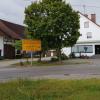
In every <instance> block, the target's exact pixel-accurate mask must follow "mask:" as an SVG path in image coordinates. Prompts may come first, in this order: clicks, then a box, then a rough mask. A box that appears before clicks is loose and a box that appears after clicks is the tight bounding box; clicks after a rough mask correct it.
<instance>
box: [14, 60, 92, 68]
mask: <svg viewBox="0 0 100 100" xmlns="http://www.w3.org/2000/svg"><path fill="white" fill-rule="evenodd" d="M86 63H88V64H90V63H91V62H90V61H88V60H84V59H69V60H64V61H61V62H59V61H55V62H52V61H42V62H38V61H33V63H32V64H33V67H34V66H35V67H37V66H39V67H40V66H43V67H44V66H46V67H47V66H55V65H57V66H59V65H74V64H86ZM30 65H31V62H28V63H27V62H23V67H30ZM13 66H16V67H18V66H21V65H20V63H16V64H13Z"/></svg>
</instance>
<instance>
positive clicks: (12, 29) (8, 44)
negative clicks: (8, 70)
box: [0, 19, 24, 58]
mask: <svg viewBox="0 0 100 100" xmlns="http://www.w3.org/2000/svg"><path fill="white" fill-rule="evenodd" d="M22 38H24V26H21V25H17V24H14V23H11V22H8V21H4V20H1V19H0V57H4V58H15V48H14V46H13V44H14V42H15V40H19V39H22Z"/></svg>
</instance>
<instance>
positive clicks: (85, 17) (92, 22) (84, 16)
mask: <svg viewBox="0 0 100 100" xmlns="http://www.w3.org/2000/svg"><path fill="white" fill-rule="evenodd" d="M79 13H80V14H81V15H82V16H84V17H85V18H87V19H88V20H90V21H91V22H92V23H94V24H95V25H97V26H98V27H100V25H99V24H97V23H95V22H93V21H92V20H91V19H90V18H88V17H86V16H85V15H84V14H82V13H81V12H79Z"/></svg>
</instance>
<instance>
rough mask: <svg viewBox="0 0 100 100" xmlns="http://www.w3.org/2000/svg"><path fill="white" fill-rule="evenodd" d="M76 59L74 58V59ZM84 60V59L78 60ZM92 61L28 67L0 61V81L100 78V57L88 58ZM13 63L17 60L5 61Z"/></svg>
mask: <svg viewBox="0 0 100 100" xmlns="http://www.w3.org/2000/svg"><path fill="white" fill-rule="evenodd" d="M72 61H74V60H72ZM76 61H80V62H81V61H82V60H79V59H78V60H76ZM88 61H89V62H90V63H86V64H70V65H59V66H52V67H48V66H45V67H43V66H42V67H37V66H35V67H28V68H19V67H18V68H9V67H7V66H5V67H4V64H3V62H2V64H3V66H2V65H1V62H0V66H1V67H0V81H6V80H11V79H18V78H22V79H25V78H28V79H29V78H30V79H47V78H51V79H85V78H100V60H99V59H88ZM4 62H5V65H7V63H9V65H10V64H12V63H15V62H17V60H14V61H4Z"/></svg>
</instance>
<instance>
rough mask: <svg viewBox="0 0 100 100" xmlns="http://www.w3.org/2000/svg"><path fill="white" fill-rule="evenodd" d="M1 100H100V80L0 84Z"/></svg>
mask: <svg viewBox="0 0 100 100" xmlns="http://www.w3.org/2000/svg"><path fill="white" fill-rule="evenodd" d="M0 100H100V80H97V79H89V80H35V81H32V80H16V81H12V82H7V83H0Z"/></svg>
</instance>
